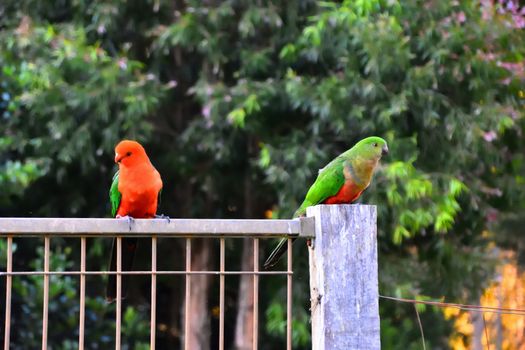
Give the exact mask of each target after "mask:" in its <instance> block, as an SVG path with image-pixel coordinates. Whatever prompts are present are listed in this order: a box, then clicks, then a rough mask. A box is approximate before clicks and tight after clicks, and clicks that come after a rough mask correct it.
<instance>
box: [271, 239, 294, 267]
mask: <svg viewBox="0 0 525 350" xmlns="http://www.w3.org/2000/svg"><path fill="white" fill-rule="evenodd" d="M295 240H296V238H292V243H293V242H294V241H295ZM286 250H288V239H287V238H283V239H281V240H280V241H279V243H278V244H277V246H276V247H275V249H274V250H273V251H272V252H271V254H270V256H269V257H268V259H266V261H265V262H264V265H263V266H264V269H265V270H268V269H269V268H270V267H273V266H275V264H277V262H278V261H279V259H280V258H281V257H282V256H283V255H284V253H286Z"/></svg>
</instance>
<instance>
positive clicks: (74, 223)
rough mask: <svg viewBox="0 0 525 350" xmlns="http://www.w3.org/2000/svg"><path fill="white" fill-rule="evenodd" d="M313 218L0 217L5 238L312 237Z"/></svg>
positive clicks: (0, 234) (1, 231)
mask: <svg viewBox="0 0 525 350" xmlns="http://www.w3.org/2000/svg"><path fill="white" fill-rule="evenodd" d="M314 230H315V228H314V219H313V218H298V219H292V220H226V219H170V220H169V222H168V220H166V219H134V220H133V221H132V222H131V224H130V222H129V221H128V220H127V219H86V218H66V219H65V218H0V237H5V236H15V237H17V236H19V237H20V236H46V235H47V234H52V235H53V236H70V237H80V236H108V235H119V236H134V237H151V236H152V235H155V236H157V237H159V238H162V237H174V236H180V237H221V236H227V237H261V238H262V237H265V238H268V237H298V236H299V237H308V238H311V237H314Z"/></svg>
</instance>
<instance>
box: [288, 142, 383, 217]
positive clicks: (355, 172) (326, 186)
mask: <svg viewBox="0 0 525 350" xmlns="http://www.w3.org/2000/svg"><path fill="white" fill-rule="evenodd" d="M385 147H387V146H386V141H385V140H383V139H382V138H380V137H377V136H372V137H367V138H366V139H363V140H361V141H359V142H358V143H356V144H355V145H354V147H352V148H350V149H349V150H348V151H346V152H344V153H342V154H340V155H339V156H337V157H336V158H335V159H334V160H332V161H331V162H330V163H328V165H327V166H325V167H324V168H323V169H320V170H319V175H318V176H317V179H316V180H315V182H314V184H313V185H312V186H311V187H310V189H309V190H308V193H307V194H306V197H305V199H304V201H303V203H302V204H301V206H300V207H299V209H297V210H296V211H295V213H294V217H299V216H302V215H304V214H305V213H306V208H308V207H310V206H312V205H317V204H319V203H323V202H324V201H325V200H326V199H328V198H330V197H332V196H335V195H336V194H337V192H339V190H340V189H341V187H342V186H343V185H344V183H345V180H348V181H352V182H353V183H354V184H355V185H356V186H357V187H359V188H360V189H361V190H364V189H365V188H366V187H368V184H369V183H370V180H371V178H372V175H373V172H374V169H375V164H373V163H372V162H373V161H374V160H376V159H377V160H378V159H379V158H381V155H382V153H383V152H384V148H385ZM386 149H388V148H386ZM345 168H346V170H347V171H346V174H345ZM349 177H350V178H349Z"/></svg>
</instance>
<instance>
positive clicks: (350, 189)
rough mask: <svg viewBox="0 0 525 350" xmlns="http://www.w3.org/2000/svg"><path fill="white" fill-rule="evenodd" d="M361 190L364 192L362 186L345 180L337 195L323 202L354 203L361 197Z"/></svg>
mask: <svg viewBox="0 0 525 350" xmlns="http://www.w3.org/2000/svg"><path fill="white" fill-rule="evenodd" d="M361 192H363V189H362V186H358V185H356V184H355V183H354V182H352V181H345V183H344V185H343V186H342V187H341V189H340V190H339V192H337V194H336V195H335V196H331V197H328V198H327V199H325V200H324V202H323V204H344V203H352V202H353V201H355V200H357V198H359V196H360V195H361Z"/></svg>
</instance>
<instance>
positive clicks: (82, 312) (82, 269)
mask: <svg viewBox="0 0 525 350" xmlns="http://www.w3.org/2000/svg"><path fill="white" fill-rule="evenodd" d="M85 272H86V237H80V312H79V321H78V348H79V350H83V349H84V320H85V311H86V274H85Z"/></svg>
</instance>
